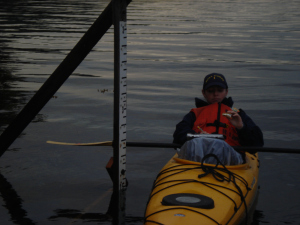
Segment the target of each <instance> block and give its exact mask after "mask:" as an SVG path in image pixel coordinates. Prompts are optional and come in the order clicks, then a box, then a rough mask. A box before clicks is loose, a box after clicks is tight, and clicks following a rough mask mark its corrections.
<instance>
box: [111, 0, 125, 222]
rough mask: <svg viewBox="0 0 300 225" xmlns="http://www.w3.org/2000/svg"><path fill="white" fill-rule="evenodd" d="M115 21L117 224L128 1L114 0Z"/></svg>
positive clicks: (121, 204) (121, 202)
mask: <svg viewBox="0 0 300 225" xmlns="http://www.w3.org/2000/svg"><path fill="white" fill-rule="evenodd" d="M112 6H113V24H114V141H113V148H114V162H113V164H114V165H115V166H114V168H115V169H114V174H113V178H114V195H115V198H114V200H115V201H116V202H115V204H116V205H117V208H118V209H117V212H116V213H118V215H116V216H115V217H114V219H115V222H114V224H123V223H125V220H124V217H125V192H124V191H125V190H126V186H127V181H126V108H127V94H126V91H127V87H126V86H127V83H126V81H127V25H126V7H127V4H126V1H125V0H112Z"/></svg>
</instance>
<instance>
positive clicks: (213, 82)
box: [203, 73, 228, 90]
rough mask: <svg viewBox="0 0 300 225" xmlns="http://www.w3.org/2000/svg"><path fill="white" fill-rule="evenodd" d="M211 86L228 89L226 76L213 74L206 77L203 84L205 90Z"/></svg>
mask: <svg viewBox="0 0 300 225" xmlns="http://www.w3.org/2000/svg"><path fill="white" fill-rule="evenodd" d="M211 86H220V87H222V88H225V89H227V88H228V85H227V82H226V79H225V77H224V75H222V74H220V73H211V74H208V75H206V77H205V78H204V82H203V90H206V89H207V88H209V87H211Z"/></svg>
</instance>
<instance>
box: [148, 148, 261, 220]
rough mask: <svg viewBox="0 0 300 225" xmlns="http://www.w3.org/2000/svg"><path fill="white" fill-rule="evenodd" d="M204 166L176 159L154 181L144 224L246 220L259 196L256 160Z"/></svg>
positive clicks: (250, 157) (254, 156) (248, 156)
mask: <svg viewBox="0 0 300 225" xmlns="http://www.w3.org/2000/svg"><path fill="white" fill-rule="evenodd" d="M245 159H246V161H245V163H244V164H241V165H230V166H224V165H221V164H217V165H213V164H204V163H201V162H194V161H189V160H185V159H180V158H178V155H177V154H175V156H174V157H173V158H172V159H171V160H170V161H169V162H168V163H167V164H166V165H165V166H164V167H163V168H162V170H161V171H160V173H159V174H158V175H157V177H156V180H155V181H154V184H153V187H152V191H151V194H150V197H149V200H148V203H147V207H146V211H145V224H147V225H150V224H172V225H175V224H180V225H182V224H189V225H193V224H197V225H199V224H205V225H210V224H222V225H224V224H241V223H243V222H245V221H248V220H249V215H250V211H251V210H253V208H254V207H255V202H256V201H255V200H256V198H257V196H258V174H259V160H258V155H257V154H250V153H246V156H245Z"/></svg>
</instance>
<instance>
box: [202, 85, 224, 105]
mask: <svg viewBox="0 0 300 225" xmlns="http://www.w3.org/2000/svg"><path fill="white" fill-rule="evenodd" d="M202 94H203V97H204V98H205V99H206V101H207V103H209V104H213V103H216V102H222V101H223V99H224V98H225V97H226V96H227V94H228V89H225V88H222V87H220V86H211V87H209V88H208V89H206V90H202Z"/></svg>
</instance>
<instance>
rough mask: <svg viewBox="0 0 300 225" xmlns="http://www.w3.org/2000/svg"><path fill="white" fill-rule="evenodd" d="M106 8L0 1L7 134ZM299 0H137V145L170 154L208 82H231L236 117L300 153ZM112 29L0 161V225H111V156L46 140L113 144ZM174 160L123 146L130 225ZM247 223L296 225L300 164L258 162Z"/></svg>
mask: <svg viewBox="0 0 300 225" xmlns="http://www.w3.org/2000/svg"><path fill="white" fill-rule="evenodd" d="M108 2H109V1H91V0H90V1H77V0H72V1H71V0H70V1H67V0H60V1H55V0H44V1H38V0H37V1H21V0H19V1H18V0H11V1H4V0H1V1H0V20H1V24H0V30H1V36H0V59H1V61H0V79H1V80H0V81H1V99H0V115H1V118H0V125H1V128H0V129H1V132H2V131H3V130H4V128H5V126H7V124H9V122H10V121H11V120H12V119H13V118H14V116H15V115H16V114H17V113H18V112H19V110H21V109H22V107H23V106H24V105H25V104H26V102H27V101H28V100H29V99H30V98H31V97H32V96H33V95H34V93H35V91H37V90H38V89H39V87H40V86H41V85H42V84H43V82H45V80H46V79H47V78H48V77H49V75H50V74H52V72H53V71H54V70H55V69H56V67H57V66H58V65H59V64H60V62H61V61H62V60H63V59H64V57H65V56H66V54H68V53H69V51H70V50H71V49H72V48H73V47H74V45H75V44H76V43H77V42H78V40H79V39H80V38H81V37H82V35H83V34H84V32H85V31H86V30H87V29H88V28H89V26H91V24H92V23H93V21H94V20H95V19H96V18H97V17H98V15H99V14H100V13H101V11H102V10H103V9H104V8H105V7H106V5H107V4H108ZM299 6H300V2H299V1H298V0H289V1H287V0H280V1H279V0H268V1H267V0H262V1H256V0H250V1H246V0H241V1H237V0H234V1H221V0H215V1H197V0H188V1H179V0H173V1H169V0H160V1H158V0H151V1H149V0H136V1H133V2H132V3H131V4H130V6H129V7H128V74H127V76H128V81H127V83H128V110H127V139H128V140H129V141H154V142H171V141H172V133H173V131H174V128H175V125H176V123H177V122H178V121H179V120H180V119H181V118H182V117H183V115H184V114H185V113H187V112H188V111H189V109H190V108H192V107H194V105H193V99H194V97H201V92H200V91H201V84H202V80H203V77H204V76H205V75H206V74H208V73H211V72H219V73H223V74H224V75H226V77H227V80H228V82H229V95H230V96H232V97H233V99H234V101H235V107H238V108H243V109H244V110H245V111H246V112H247V114H249V115H250V116H251V117H252V119H253V120H254V121H255V122H256V123H257V124H258V125H259V126H260V127H261V129H262V130H263V133H264V137H265V146H267V147H280V148H284V147H287V148H298V149H299V148H300V128H299V124H300V117H299V110H300V104H299V103H300V95H299V90H300V89H299V88H300V74H299V72H300V63H299V59H300V42H299V36H300V12H299ZM112 32H113V30H112V29H111V30H109V32H108V33H107V34H106V35H105V36H104V37H103V39H102V40H101V41H100V42H99V43H98V45H97V46H96V47H95V48H94V49H93V51H92V52H91V53H90V54H89V56H88V57H87V58H86V59H85V61H84V62H82V63H81V65H80V66H79V67H78V68H77V69H76V71H75V72H74V73H73V74H72V75H71V77H70V78H69V79H68V80H67V81H66V82H65V84H64V85H63V86H62V87H61V88H60V89H59V91H58V92H57V93H56V94H55V96H53V98H52V99H51V100H50V101H49V103H48V104H47V105H46V107H44V109H43V110H42V111H41V112H40V114H39V115H38V116H37V117H36V118H35V119H34V121H33V122H32V123H31V124H30V125H29V126H28V127H27V128H26V129H25V130H24V132H23V134H22V135H21V136H20V138H18V139H17V140H16V141H15V142H14V143H13V145H12V146H11V147H10V149H9V151H7V152H6V153H5V154H4V155H3V156H2V157H1V159H0V172H1V174H0V184H1V186H0V192H1V198H0V205H1V206H0V219H1V224H8V225H9V224H82V223H88V224H111V218H108V217H107V216H106V215H105V213H106V212H107V210H108V205H109V202H110V197H111V193H112V182H111V180H110V178H109V176H108V174H107V172H106V170H105V165H106V163H107V162H108V160H109V158H110V157H111V156H112V149H111V148H110V147H80V148H79V147H70V146H53V145H49V144H46V141H47V140H55V141H64V142H95V141H107V140H112V135H113V133H112V131H113V129H112V126H113V33H112ZM173 154H174V151H172V150H170V149H142V148H128V151H127V178H128V181H129V186H128V189H127V192H126V224H142V217H143V213H144V209H145V206H146V201H147V198H148V195H149V193H150V190H151V185H152V182H153V180H154V179H155V176H156V174H157V173H158V172H159V170H160V169H161V168H162V166H163V165H164V164H165V163H166V162H167V160H168V159H169V158H170V157H171V156H172V155H173ZM259 156H260V159H261V171H260V196H259V199H258V204H257V207H256V211H255V213H254V218H253V224H265V223H269V224H300V214H299V211H300V205H299V202H300V194H299V186H300V179H299V175H298V173H299V170H300V166H299V165H300V164H299V156H298V155H295V154H284V153H280V154H275V153H260V155H259Z"/></svg>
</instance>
